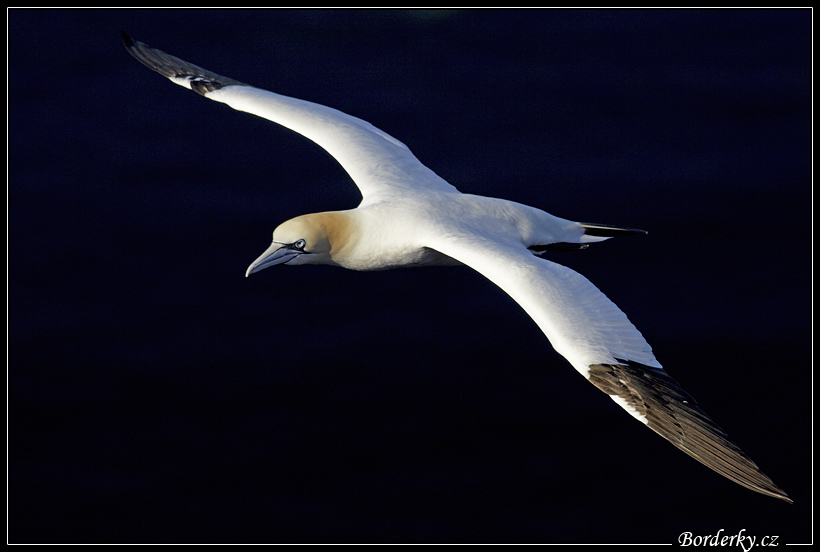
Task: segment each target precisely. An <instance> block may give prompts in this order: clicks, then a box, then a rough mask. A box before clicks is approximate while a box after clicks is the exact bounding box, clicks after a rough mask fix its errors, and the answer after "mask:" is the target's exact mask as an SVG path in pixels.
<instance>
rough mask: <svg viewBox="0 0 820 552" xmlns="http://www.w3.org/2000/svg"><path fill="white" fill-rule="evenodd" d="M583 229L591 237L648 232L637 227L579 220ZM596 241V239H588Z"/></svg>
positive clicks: (611, 236) (609, 236)
mask: <svg viewBox="0 0 820 552" xmlns="http://www.w3.org/2000/svg"><path fill="white" fill-rule="evenodd" d="M578 224H580V225H581V226H582V227H583V229H584V235H585V236H590V237H593V238H604V239H606V238H615V237H618V236H631V235H633V234H648V233H649V232H647V231H646V230H638V229H637V228H622V227H620V226H612V225H610V224H591V223H588V222H579V223H578ZM590 241H597V240H590Z"/></svg>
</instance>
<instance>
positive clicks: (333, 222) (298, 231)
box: [245, 212, 350, 276]
mask: <svg viewBox="0 0 820 552" xmlns="http://www.w3.org/2000/svg"><path fill="white" fill-rule="evenodd" d="M349 236H350V221H349V217H348V216H347V215H345V214H343V213H339V212H333V213H317V214H312V215H302V216H300V217H296V218H293V219H290V220H289V221H287V222H283V223H282V224H280V225H279V226H278V227H277V228H276V230H274V231H273V242H271V244H270V247H268V248H267V249H266V250H265V252H264V253H262V254H261V255H260V256H259V258H258V259H256V260H255V261H254V262H252V263H251V265H250V266H249V267H248V270H247V271H246V272H245V276H250V275H251V274H253V273H254V272H259V271H260V270H262V269H263V268H268V267H269V266H273V265H278V264H287V265H300V264H329V265H336V264H338V263H337V262H335V260H334V257H335V256H339V255H340V254H341V253H340V252H341V250H342V249H343V248H344V246H345V244H346V243H347V242H348V241H349Z"/></svg>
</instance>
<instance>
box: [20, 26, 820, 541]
mask: <svg viewBox="0 0 820 552" xmlns="http://www.w3.org/2000/svg"><path fill="white" fill-rule="evenodd" d="M8 21H9V39H8V44H9V51H8V57H9V61H8V65H9V85H8V89H9V153H8V158H9V192H8V193H9V224H8V228H9V240H8V242H9V268H8V273H9V288H8V289H9V291H8V293H9V501H8V502H9V525H10V527H9V540H10V541H11V542H17V543H22V542H587V543H590V542H592V543H639V542H659V543H668V542H676V541H677V539H678V536H679V535H680V534H681V533H682V532H685V531H691V532H693V533H694V534H699V535H705V534H714V533H715V532H717V531H718V530H720V529H723V530H724V533H723V534H735V533H737V532H738V531H740V530H741V529H743V530H745V531H746V534H747V535H755V536H757V537H759V538H760V537H763V536H765V535H779V536H780V540H779V543H781V544H783V543H787V542H789V543H797V542H808V541H810V540H811V532H810V516H809V514H810V506H811V502H812V493H811V479H810V476H811V473H810V466H811V440H810V439H811V427H810V418H811V416H810V414H811V398H812V395H811V381H812V364H811V340H812V336H811V332H810V326H811V255H812V242H811V227H812V225H811V146H810V141H811V118H810V115H811V111H810V109H811V57H810V53H811V12H810V11H807V10H802V11H800V10H787V11H762V10H755V11H720V10H710V11H675V10H673V11H637V10H634V11H615V12H609V11H566V10H561V11H538V10H534V11H491V10H486V11H485V10H479V11H458V12H405V11H340V12H339V11H298V12H293V11H262V12H259V11H230V12H216V11H108V10H91V11H21V10H11V11H10V12H9V18H8ZM120 29H124V30H126V31H127V32H129V33H130V34H131V35H132V36H133V37H134V38H135V39H136V40H141V41H143V42H146V43H148V44H150V45H152V46H155V47H157V48H160V49H162V50H165V51H167V52H169V53H172V54H174V55H177V56H179V57H181V58H183V59H185V60H188V61H191V62H193V63H196V64H199V65H202V66H203V67H206V68H208V69H211V70H213V71H215V72H217V73H221V74H224V75H226V76H229V77H233V78H236V79H238V80H241V81H244V82H248V83H251V84H254V85H256V86H259V87H262V88H268V89H271V90H274V91H277V92H280V93H283V94H287V95H290V96H295V97H299V98H303V99H307V100H312V101H315V102H318V103H322V104H325V105H330V106H333V107H336V108H338V109H341V110H342V111H345V112H347V113H350V114H353V115H356V116H359V117H361V118H363V119H365V120H367V121H370V122H372V123H373V124H375V125H376V126H378V127H379V128H381V129H383V130H385V131H387V132H388V133H390V134H392V135H393V136H395V137H397V138H398V139H400V140H402V141H403V142H405V143H406V144H408V145H409V146H410V148H411V149H412V150H413V152H414V153H415V154H416V155H417V156H418V157H419V158H420V159H421V160H422V162H424V163H425V164H426V165H428V166H429V167H430V168H432V169H433V170H435V171H436V172H437V173H438V174H440V175H441V176H442V177H444V178H445V179H447V180H448V181H449V182H451V183H453V184H454V185H456V186H457V187H458V188H459V189H460V190H462V191H463V192H468V193H475V194H481V195H489V196H496V197H502V198H506V199H510V200H515V201H519V202H522V203H526V204H529V205H533V206H537V207H540V208H543V209H544V210H546V211H548V212H550V213H553V214H555V215H558V216H562V217H566V218H571V219H575V220H582V221H589V222H602V223H610V224H619V225H624V226H631V227H638V228H645V229H647V230H648V231H649V235H648V236H641V237H632V238H628V239H621V240H611V241H609V242H607V243H604V244H599V245H598V246H596V247H593V248H590V249H589V250H587V251H585V252H578V253H562V254H552V255H550V258H552V259H553V260H555V261H557V262H560V263H562V264H565V265H567V266H571V267H573V268H575V269H576V270H578V271H580V272H582V273H583V274H585V275H586V276H587V277H588V278H590V279H591V280H592V281H593V282H594V283H596V284H597V285H598V286H599V287H600V288H601V289H602V290H603V291H604V292H605V293H606V294H607V295H609V296H610V297H611V298H612V299H613V300H614V301H615V302H616V303H617V304H618V305H619V306H620V307H621V308H622V309H623V310H624V311H625V312H626V313H627V314H628V315H629V317H630V319H631V320H632V321H633V322H634V323H635V324H636V325H637V326H638V328H639V329H641V331H642V332H643V333H644V335H645V336H646V338H647V340H648V341H649V342H650V343H651V344H652V345H653V347H654V349H655V352H656V355H657V357H658V359H659V360H660V361H661V363H663V364H664V365H665V366H666V368H667V369H668V371H669V372H670V373H671V374H672V375H673V376H674V377H676V378H677V379H678V380H679V381H680V382H681V383H682V384H683V385H684V387H686V388H687V389H688V391H689V392H690V393H692V394H693V395H694V396H695V397H696V398H697V399H698V400H699V402H700V404H701V406H702V407H703V408H704V410H706V411H707V412H708V413H710V414H711V416H712V417H713V418H714V419H715V420H716V421H717V422H718V423H719V424H721V425H722V426H723V427H724V428H725V429H726V430H727V431H728V433H729V434H730V435H731V436H732V437H733V438H734V440H735V441H736V442H737V443H738V444H739V445H740V446H741V447H742V448H743V449H744V450H745V451H746V452H747V453H748V454H749V455H750V456H751V457H752V458H753V459H754V460H755V461H756V462H757V463H758V464H759V465H760V466H761V468H762V469H763V470H764V471H765V472H766V473H767V474H768V475H770V476H771V477H772V479H773V480H774V481H775V482H776V483H777V484H778V485H780V486H782V487H783V489H785V490H786V491H787V492H788V493H789V494H790V496H791V497H792V498H793V499H794V501H795V505H793V506H789V505H788V504H786V503H784V502H782V501H778V500H775V499H772V498H768V497H764V496H761V495H757V494H756V493H753V492H751V491H748V490H745V489H743V488H741V487H739V486H737V485H734V484H733V483H731V482H729V481H728V480H725V479H723V478H722V477H720V476H718V475H716V474H714V473H712V472H711V471H709V470H707V469H706V468H704V467H702V466H701V465H699V464H698V463H697V462H695V461H694V460H692V459H690V458H689V457H687V456H686V455H684V454H683V453H681V452H680V451H678V450H677V449H675V448H674V447H672V446H670V445H669V444H668V443H666V442H665V441H663V440H662V439H661V438H660V437H658V436H656V435H655V434H654V433H652V432H650V431H647V430H646V429H644V428H643V427H641V425H640V424H638V423H637V422H635V421H634V420H633V419H631V418H630V417H629V416H628V415H627V414H625V413H624V412H623V411H622V410H621V409H620V408H619V407H618V406H617V405H615V404H614V403H613V402H612V401H610V400H609V399H608V398H607V397H606V396H605V395H603V394H602V393H600V392H599V391H597V390H596V389H594V388H593V387H592V386H591V385H589V383H587V382H585V381H584V380H583V378H582V377H580V376H579V375H578V374H577V373H576V372H575V371H574V370H573V369H572V368H571V367H570V366H569V364H568V363H567V362H566V361H564V360H563V359H562V358H561V357H559V356H558V355H557V354H556V353H554V351H553V350H552V348H551V347H550V345H549V343H548V341H547V340H546V339H545V338H544V336H543V335H542V334H541V333H540V331H539V330H538V328H537V327H536V326H535V324H534V323H532V322H531V321H530V320H529V319H528V318H527V317H526V316H525V315H524V313H523V311H521V309H520V308H519V307H518V306H517V305H515V303H513V302H512V300H510V299H509V298H508V297H507V296H506V295H505V294H504V293H503V292H501V291H500V290H499V289H497V288H495V287H494V286H493V285H491V284H490V283H489V282H487V281H486V280H484V279H483V278H482V277H481V276H479V275H478V274H476V273H474V272H472V271H471V270H469V269H467V268H432V269H423V270H396V271H389V272H379V273H356V272H348V271H344V270H340V269H335V268H330V267H300V268H291V267H278V268H274V269H268V270H265V271H264V272H262V273H260V274H258V275H254V276H253V277H251V278H248V279H246V278H245V277H244V271H245V268H246V267H247V265H248V264H249V263H250V262H251V261H253V260H254V259H255V258H256V257H257V256H258V255H259V254H260V253H261V252H262V251H263V250H264V249H265V247H267V245H268V243H269V240H270V232H271V231H272V230H273V228H274V227H275V226H276V225H278V224H279V223H280V222H282V221H284V220H286V219H288V218H290V217H293V216H295V215H299V214H303V213H308V212H315V211H321V210H329V209H342V208H352V207H354V206H355V205H356V204H357V203H358V200H359V196H358V192H357V190H356V188H355V187H354V186H353V184H352V183H351V182H350V181H349V179H348V177H347V176H346V174H345V173H344V172H343V171H342V170H341V169H340V167H339V166H338V165H337V164H336V163H335V161H333V159H332V158H330V156H328V155H327V154H326V153H324V152H323V151H322V150H320V149H319V148H318V147H316V146H315V145H313V144H312V143H310V142H308V141H306V140H304V139H302V138H301V137H299V136H298V135H296V134H294V133H292V132H290V131H287V130H283V129H282V128H280V127H278V126H276V125H273V124H271V123H269V122H267V121H264V120H261V119H257V118H254V117H252V116H250V115H246V114H242V113H238V112H235V111H233V110H231V109H229V108H227V107H225V106H223V105H219V104H217V103H214V102H210V101H208V100H206V99H204V98H202V97H199V96H197V95H196V94H193V93H191V92H189V91H186V90H184V89H182V88H181V87H178V86H175V85H173V84H172V83H170V82H168V81H167V80H165V79H163V78H162V77H161V76H159V75H157V74H155V73H152V72H151V71H149V70H148V69H146V68H145V67H143V66H141V65H140V64H139V63H137V62H136V61H135V60H134V59H132V58H131V56H129V55H128V53H127V52H126V51H125V50H124V49H123V47H122V45H121V43H120V37H119V31H120Z"/></svg>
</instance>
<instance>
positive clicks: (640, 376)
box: [427, 231, 791, 502]
mask: <svg viewBox="0 0 820 552" xmlns="http://www.w3.org/2000/svg"><path fill="white" fill-rule="evenodd" d="M427 245H428V246H429V247H432V248H433V249H436V250H437V251H439V252H441V253H443V254H445V255H447V256H449V257H452V258H454V259H456V260H458V261H460V262H462V263H464V264H466V265H468V266H470V267H472V268H473V269H475V270H477V271H478V272H480V273H481V274H483V275H484V276H486V277H487V278H488V279H490V280H491V281H492V282H493V283H495V284H496V285H498V286H499V287H500V288H502V289H503V290H504V291H506V292H507V293H508V294H509V295H510V296H511V297H512V298H513V299H514V300H515V301H516V302H517V303H518V304H519V305H520V306H521V307H523V308H524V310H525V311H526V312H527V314H529V315H530V317H532V319H533V320H535V322H536V323H537V324H538V326H539V327H540V328H541V330H542V331H543V332H544V334H546V336H547V337H548V338H549V340H550V342H551V343H552V345H553V347H555V350H556V351H558V352H559V353H560V354H561V355H563V356H564V357H566V358H567V359H568V360H569V361H570V363H571V364H572V366H573V367H574V368H575V369H576V370H578V372H580V373H581V374H582V375H583V376H584V377H586V378H587V379H588V380H589V381H590V382H591V383H593V384H594V385H595V386H596V387H598V388H599V389H600V390H602V391H603V392H604V393H606V394H608V395H609V396H610V397H611V398H612V399H613V400H614V401H615V402H616V403H617V404H619V405H620V406H621V407H623V408H624V409H625V410H626V411H627V412H629V413H630V414H631V415H632V416H634V417H635V418H636V419H638V420H639V421H641V422H642V423H644V424H645V425H646V426H647V427H648V428H650V429H652V430H653V431H655V432H656V433H658V434H659V435H661V436H662V437H663V438H665V439H667V440H668V441H669V442H671V443H672V444H673V445H675V446H676V447H678V448H679V449H681V450H682V451H684V452H685V453H686V454H688V455H690V456H692V457H693V458H695V459H696V460H698V461H699V462H701V463H703V464H704V465H706V466H708V467H709V468H711V469H713V470H715V471H716V472H718V473H720V474H721V475H724V476H725V477H727V478H729V479H731V480H732V481H734V482H736V483H738V484H740V485H743V486H744V487H747V488H749V489H752V490H754V491H757V492H759V493H763V494H765V495H768V496H773V497H776V498H780V499H783V500H786V501H788V502H791V500H790V499H789V498H788V496H787V495H786V493H784V492H783V491H782V490H781V489H780V488H778V487H777V486H776V485H775V484H774V483H773V482H772V481H771V479H769V478H768V477H767V476H766V475H765V474H763V473H762V472H761V471H760V469H759V468H758V467H757V465H755V463H754V462H752V460H751V459H749V457H748V456H746V455H745V454H744V453H743V451H741V450H740V448H739V447H738V446H737V445H735V444H734V443H733V442H732V441H731V440H729V438H728V436H727V435H726V433H725V432H724V431H723V430H722V429H721V428H720V427H718V425H717V424H715V422H713V421H712V419H711V418H709V416H707V415H706V414H705V413H704V412H703V411H702V410H701V409H700V408H699V407H698V406H697V403H696V402H695V400H694V399H693V398H692V397H691V396H690V395H689V394H688V393H686V391H684V390H683V388H681V386H680V384H678V382H676V381H675V380H674V379H672V378H671V377H670V376H669V374H667V373H666V371H664V369H663V368H662V367H661V365H660V364H659V363H658V361H657V360H656V359H655V357H654V355H653V354H652V349H651V347H650V346H649V344H648V343H647V342H646V340H645V339H644V338H643V336H642V335H641V334H640V332H638V330H637V329H636V328H635V326H634V325H632V323H631V322H630V321H629V320H628V319H627V317H626V315H625V314H624V313H623V312H622V311H621V310H620V309H619V308H618V307H617V306H615V304H614V303H613V302H612V301H610V300H609V299H608V298H607V297H606V296H605V295H604V294H603V293H602V292H601V291H600V290H598V288H596V287H595V286H594V285H592V283H590V281H589V280H587V279H586V278H584V277H583V276H581V275H580V274H578V273H577V272H575V271H573V270H571V269H569V268H566V267H564V266H561V265H559V264H555V263H553V262H550V261H547V260H544V259H541V258H538V257H536V256H534V255H533V254H532V253H531V252H529V251H528V250H527V249H525V248H524V247H523V246H521V245H520V244H516V243H513V242H510V243H504V242H498V241H495V240H493V239H490V238H487V237H483V236H476V235H467V234H463V233H458V232H457V231H456V232H441V233H439V234H438V236H437V237H432V239H431V240H429V241H428V244H427Z"/></svg>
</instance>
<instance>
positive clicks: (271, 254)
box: [245, 242, 304, 278]
mask: <svg viewBox="0 0 820 552" xmlns="http://www.w3.org/2000/svg"><path fill="white" fill-rule="evenodd" d="M303 253H304V251H302V250H299V249H295V248H294V247H292V246H291V245H289V244H284V243H277V242H273V243H271V244H270V247H268V248H267V249H266V250H265V252H264V253H262V254H261V255H259V258H258V259H256V260H255V261H254V262H252V263H251V266H249V267H248V270H246V271H245V277H246V278H247V277H248V276H250V275H251V274H253V273H254V272H259V271H260V270H262V269H263V268H268V267H269V266H273V265H278V264H285V263H287V262H288V261H292V260H293V259H295V258H296V257H298V256H299V255H301V254H303Z"/></svg>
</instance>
